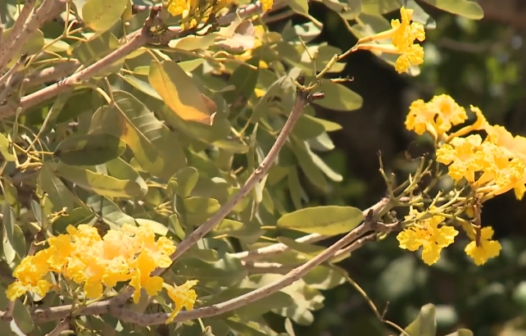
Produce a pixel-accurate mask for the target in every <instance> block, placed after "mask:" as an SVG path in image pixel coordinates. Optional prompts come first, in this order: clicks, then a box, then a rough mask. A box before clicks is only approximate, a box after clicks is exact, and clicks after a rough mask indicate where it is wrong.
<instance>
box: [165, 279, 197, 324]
mask: <svg viewBox="0 0 526 336" xmlns="http://www.w3.org/2000/svg"><path fill="white" fill-rule="evenodd" d="M195 285H197V280H190V281H187V282H185V283H184V284H182V285H181V286H171V285H168V284H164V285H163V287H164V289H166V292H167V294H168V296H169V297H170V299H172V301H173V302H174V307H173V311H172V314H170V317H169V318H168V319H167V320H166V323H170V322H171V321H173V319H174V318H175V317H176V316H177V314H178V313H179V312H180V311H181V310H182V309H183V308H186V310H192V309H194V304H195V300H197V294H196V293H195V290H193V289H192V287H194V286H195Z"/></svg>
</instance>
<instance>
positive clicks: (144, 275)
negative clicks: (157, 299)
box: [130, 250, 163, 303]
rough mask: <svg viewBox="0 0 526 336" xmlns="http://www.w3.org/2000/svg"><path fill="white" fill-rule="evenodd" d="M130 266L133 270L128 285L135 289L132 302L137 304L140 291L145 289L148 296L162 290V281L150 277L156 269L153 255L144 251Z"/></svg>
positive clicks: (155, 277) (156, 277)
mask: <svg viewBox="0 0 526 336" xmlns="http://www.w3.org/2000/svg"><path fill="white" fill-rule="evenodd" d="M130 266H131V267H133V268H134V272H133V273H132V278H131V281H130V285H131V286H132V287H133V288H135V291H134V293H133V301H134V302H135V303H138V302H139V299H140V298H141V289H145V290H146V292H147V293H148V295H157V293H159V291H160V290H161V289H162V286H163V279H162V278H161V277H159V276H154V277H151V276H150V273H151V272H152V271H153V270H154V269H156V268H157V263H156V260H155V258H154V257H153V255H152V254H151V253H149V251H148V250H144V251H142V252H141V253H140V254H139V256H138V257H137V259H136V260H135V262H133V263H131V265H130Z"/></svg>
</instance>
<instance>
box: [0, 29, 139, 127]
mask: <svg viewBox="0 0 526 336" xmlns="http://www.w3.org/2000/svg"><path fill="white" fill-rule="evenodd" d="M131 35H133V36H130V40H129V41H128V42H127V43H125V44H124V45H123V46H122V47H120V48H119V49H117V50H115V51H114V52H112V53H110V54H109V55H108V56H106V57H104V58H102V59H100V60H99V61H98V62H96V63H94V64H92V65H91V66H89V67H87V68H86V69H84V70H82V71H79V72H77V73H75V74H73V75H71V76H70V77H68V78H65V79H64V80H63V81H59V82H57V83H55V84H52V85H50V86H47V87H45V88H43V89H41V90H39V91H37V92H35V93H32V94H30V95H27V96H25V97H24V98H22V99H21V100H20V104H19V106H10V105H8V104H6V105H4V106H1V107H0V120H1V119H5V118H8V117H10V116H12V115H13V114H14V113H15V111H16V109H17V108H18V107H21V108H22V110H23V111H25V110H27V109H28V108H30V107H32V106H35V105H37V104H39V103H41V102H43V101H45V100H47V99H50V98H52V97H54V96H56V95H58V94H61V93H62V92H64V91H66V90H67V89H69V88H70V87H72V86H74V85H75V84H77V83H81V82H82V81H85V80H87V79H89V78H91V77H93V76H94V75H95V74H96V73H97V72H99V71H101V70H103V69H105V68H106V67H108V66H110V65H111V64H113V63H115V62H117V61H118V60H120V59H121V58H124V57H125V56H126V55H128V54H129V53H131V52H132V51H135V50H137V49H138V48H140V47H142V46H143V45H144V44H146V42H147V41H148V35H147V34H145V33H144V32H141V31H138V32H135V33H132V34H131Z"/></svg>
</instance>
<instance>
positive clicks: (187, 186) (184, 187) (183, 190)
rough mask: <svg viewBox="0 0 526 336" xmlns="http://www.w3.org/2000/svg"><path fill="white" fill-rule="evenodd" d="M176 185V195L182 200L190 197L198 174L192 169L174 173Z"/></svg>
mask: <svg viewBox="0 0 526 336" xmlns="http://www.w3.org/2000/svg"><path fill="white" fill-rule="evenodd" d="M173 178H174V179H175V182H176V184H177V187H176V194H177V195H179V196H180V197H182V198H186V197H188V196H190V193H191V192H192V190H194V188H195V186H196V185H197V181H198V180H199V172H198V171H197V169H195V168H194V167H185V168H183V169H181V170H179V171H178V172H177V173H175V175H174V177H173Z"/></svg>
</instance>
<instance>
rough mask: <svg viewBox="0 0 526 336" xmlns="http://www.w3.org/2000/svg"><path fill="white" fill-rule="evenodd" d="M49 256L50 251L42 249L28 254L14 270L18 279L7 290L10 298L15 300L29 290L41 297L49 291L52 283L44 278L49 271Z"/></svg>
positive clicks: (14, 274)
mask: <svg viewBox="0 0 526 336" xmlns="http://www.w3.org/2000/svg"><path fill="white" fill-rule="evenodd" d="M48 258H49V252H48V251H47V250H42V251H39V252H37V253H36V254H35V255H34V256H27V257H25V258H24V259H23V260H22V262H21V263H20V264H19V265H18V266H17V267H16V268H15V270H14V272H13V276H14V277H15V278H16V279H17V281H15V282H13V283H12V284H11V285H9V287H8V288H7V291H6V294H7V297H8V299H9V300H11V301H13V300H15V299H17V298H18V297H20V296H22V295H24V294H25V293H26V292H28V291H30V292H33V293H36V294H38V295H39V296H40V297H44V296H45V295H46V294H47V293H48V292H49V290H50V288H51V286H52V284H51V283H50V282H49V281H47V280H43V278H44V276H45V275H46V274H47V273H48V272H49V265H48V263H47V260H48Z"/></svg>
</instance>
